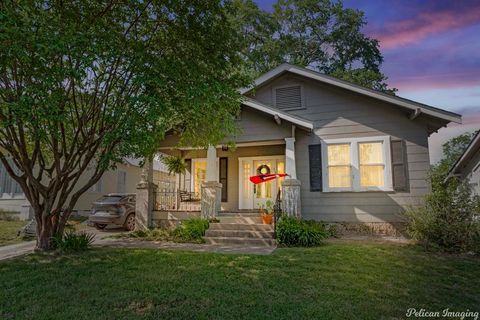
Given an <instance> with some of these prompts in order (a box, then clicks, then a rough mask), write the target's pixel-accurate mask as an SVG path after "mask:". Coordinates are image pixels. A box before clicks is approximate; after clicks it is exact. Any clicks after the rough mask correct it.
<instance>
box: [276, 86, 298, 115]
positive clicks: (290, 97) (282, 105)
mask: <svg viewBox="0 0 480 320" xmlns="http://www.w3.org/2000/svg"><path fill="white" fill-rule="evenodd" d="M275 104H276V106H277V108H279V109H295V108H301V107H302V89H301V87H300V86H291V87H283V88H277V89H275Z"/></svg>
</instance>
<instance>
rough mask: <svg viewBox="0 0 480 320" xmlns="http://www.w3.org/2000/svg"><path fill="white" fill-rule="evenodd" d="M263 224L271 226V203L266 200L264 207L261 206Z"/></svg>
mask: <svg viewBox="0 0 480 320" xmlns="http://www.w3.org/2000/svg"><path fill="white" fill-rule="evenodd" d="M260 210H261V213H262V222H263V224H272V221H273V201H272V200H267V202H265V206H263V205H262V206H261V209H260Z"/></svg>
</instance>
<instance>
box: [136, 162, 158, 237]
mask: <svg viewBox="0 0 480 320" xmlns="http://www.w3.org/2000/svg"><path fill="white" fill-rule="evenodd" d="M156 191H157V185H156V184H155V183H153V161H152V160H148V161H147V162H146V163H145V166H144V167H143V169H142V174H141V179H140V182H139V183H138V184H137V196H136V201H135V230H145V229H148V228H151V227H153V209H154V206H155V196H156V195H155V193H156Z"/></svg>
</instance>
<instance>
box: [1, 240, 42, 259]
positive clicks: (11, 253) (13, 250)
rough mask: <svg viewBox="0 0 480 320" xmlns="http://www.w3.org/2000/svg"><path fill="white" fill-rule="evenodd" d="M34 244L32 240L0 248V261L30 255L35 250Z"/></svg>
mask: <svg viewBox="0 0 480 320" xmlns="http://www.w3.org/2000/svg"><path fill="white" fill-rule="evenodd" d="M35 243H36V241H35V240H34V241H27V242H22V243H17V244H11V245H9V246H4V247H0V261H1V260H6V259H10V258H13V257H17V256H21V255H24V254H29V253H32V252H33V249H35Z"/></svg>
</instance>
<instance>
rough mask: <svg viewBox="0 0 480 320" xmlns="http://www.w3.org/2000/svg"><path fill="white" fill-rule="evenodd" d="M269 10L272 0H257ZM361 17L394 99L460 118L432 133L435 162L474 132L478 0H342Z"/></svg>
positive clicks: (479, 72)
mask: <svg viewBox="0 0 480 320" xmlns="http://www.w3.org/2000/svg"><path fill="white" fill-rule="evenodd" d="M256 2H257V3H258V4H259V6H260V7H261V8H263V9H266V10H270V9H271V7H272V4H273V3H274V2H276V1H275V0H257V1H256ZM343 3H344V6H345V7H348V8H354V9H359V10H361V11H363V12H364V13H365V17H366V20H367V25H366V26H365V27H364V30H363V31H364V33H365V34H367V35H368V36H370V37H373V38H375V39H378V40H379V41H380V50H381V52H382V55H383V57H384V63H383V65H382V72H383V73H384V74H385V75H386V76H387V77H388V81H387V82H388V84H389V85H390V86H391V87H395V88H397V89H398V92H397V95H398V96H401V97H405V98H408V99H412V100H415V101H418V102H422V103H425V104H428V105H432V106H435V107H438V108H442V109H445V110H449V111H453V112H456V113H459V114H461V115H462V116H463V124H462V125H457V124H450V125H449V126H448V127H447V128H443V129H440V130H439V131H438V133H436V134H432V136H431V137H430V139H429V143H430V160H431V162H432V163H435V162H437V161H438V160H439V159H440V158H441V156H442V153H441V145H442V144H443V142H445V141H446V140H448V139H449V138H450V137H453V136H456V135H458V134H461V133H463V132H466V131H473V130H477V129H480V0H448V1H447V0H344V2H343Z"/></svg>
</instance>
